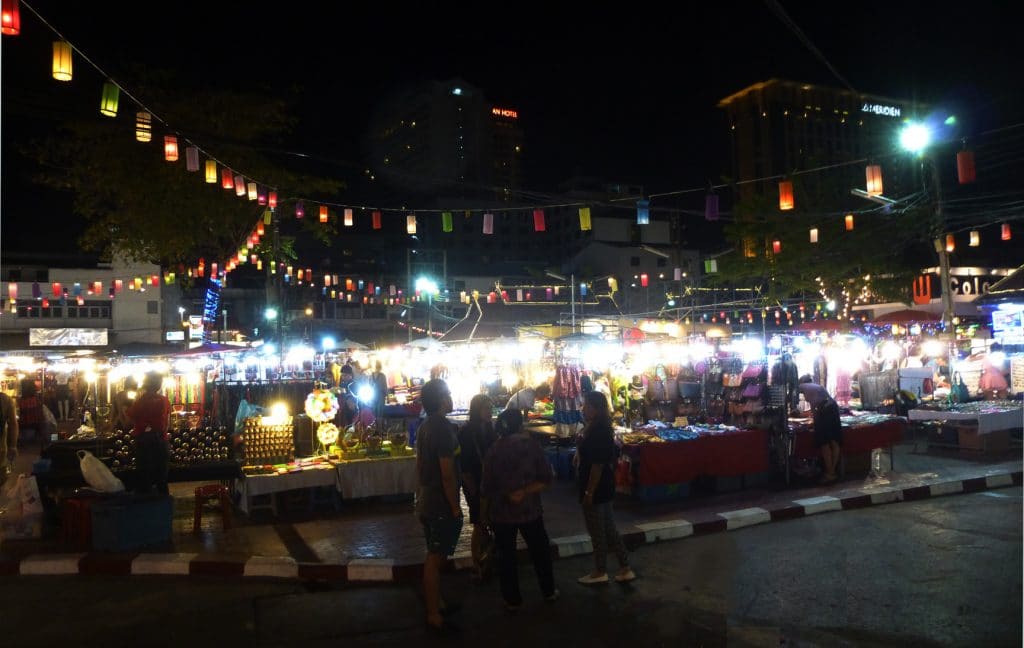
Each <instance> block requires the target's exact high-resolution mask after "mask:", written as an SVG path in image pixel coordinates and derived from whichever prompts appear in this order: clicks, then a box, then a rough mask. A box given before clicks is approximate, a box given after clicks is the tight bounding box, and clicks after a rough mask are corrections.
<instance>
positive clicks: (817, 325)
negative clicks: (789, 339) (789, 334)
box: [795, 319, 846, 331]
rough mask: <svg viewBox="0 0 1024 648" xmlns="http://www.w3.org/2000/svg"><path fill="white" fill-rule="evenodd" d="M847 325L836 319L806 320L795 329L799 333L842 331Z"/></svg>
mask: <svg viewBox="0 0 1024 648" xmlns="http://www.w3.org/2000/svg"><path fill="white" fill-rule="evenodd" d="M845 326H846V323H845V322H841V321H839V320H834V319H822V320H805V321H803V322H800V323H799V324H797V326H796V327H795V328H796V330H798V331H840V330H842V329H843V328H845Z"/></svg>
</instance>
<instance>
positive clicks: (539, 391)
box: [505, 382, 551, 418]
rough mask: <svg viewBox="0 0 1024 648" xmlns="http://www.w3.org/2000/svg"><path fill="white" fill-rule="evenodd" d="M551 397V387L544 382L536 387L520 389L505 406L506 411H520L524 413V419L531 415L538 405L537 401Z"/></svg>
mask: <svg viewBox="0 0 1024 648" xmlns="http://www.w3.org/2000/svg"><path fill="white" fill-rule="evenodd" d="M550 395H551V385H549V384H547V383H546V382H543V383H541V384H539V385H537V386H536V387H524V388H523V389H520V390H519V391H517V392H516V393H515V394H513V395H512V397H511V398H509V399H508V402H507V403H506V404H505V411H506V412H507V411H509V410H512V409H514V410H519V411H520V412H522V413H523V418H526V417H528V416H529V415H530V411H531V410H532V409H533V406H534V405H535V404H536V402H537V399H542V398H547V397H548V396H550Z"/></svg>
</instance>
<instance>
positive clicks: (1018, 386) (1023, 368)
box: [1010, 356, 1024, 394]
mask: <svg viewBox="0 0 1024 648" xmlns="http://www.w3.org/2000/svg"><path fill="white" fill-rule="evenodd" d="M1010 391H1011V392H1013V393H1014V394H1019V393H1021V392H1024V356H1014V357H1012V358H1010Z"/></svg>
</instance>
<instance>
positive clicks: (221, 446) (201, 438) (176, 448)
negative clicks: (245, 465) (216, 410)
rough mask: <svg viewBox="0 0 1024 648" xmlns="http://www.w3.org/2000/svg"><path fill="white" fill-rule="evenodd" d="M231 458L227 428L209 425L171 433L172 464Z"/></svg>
mask: <svg viewBox="0 0 1024 648" xmlns="http://www.w3.org/2000/svg"><path fill="white" fill-rule="evenodd" d="M230 458H231V438H230V437H229V436H228V430H227V428H225V427H223V426H221V427H213V426H211V425H207V426H205V427H198V428H181V429H178V430H172V431H171V463H179V464H197V463H203V462H206V461H227V460H228V459H230Z"/></svg>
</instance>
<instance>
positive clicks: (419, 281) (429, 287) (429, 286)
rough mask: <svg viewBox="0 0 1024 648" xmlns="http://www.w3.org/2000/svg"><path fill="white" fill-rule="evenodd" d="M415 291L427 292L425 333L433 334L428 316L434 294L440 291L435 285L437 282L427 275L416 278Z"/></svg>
mask: <svg viewBox="0 0 1024 648" xmlns="http://www.w3.org/2000/svg"><path fill="white" fill-rule="evenodd" d="M416 291H417V292H425V293H427V335H433V334H434V330H433V325H432V320H431V317H430V311H431V310H432V309H433V304H434V295H436V294H438V293H439V292H440V289H439V288H438V287H437V282H436V281H434V280H433V279H428V278H427V277H417V278H416Z"/></svg>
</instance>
